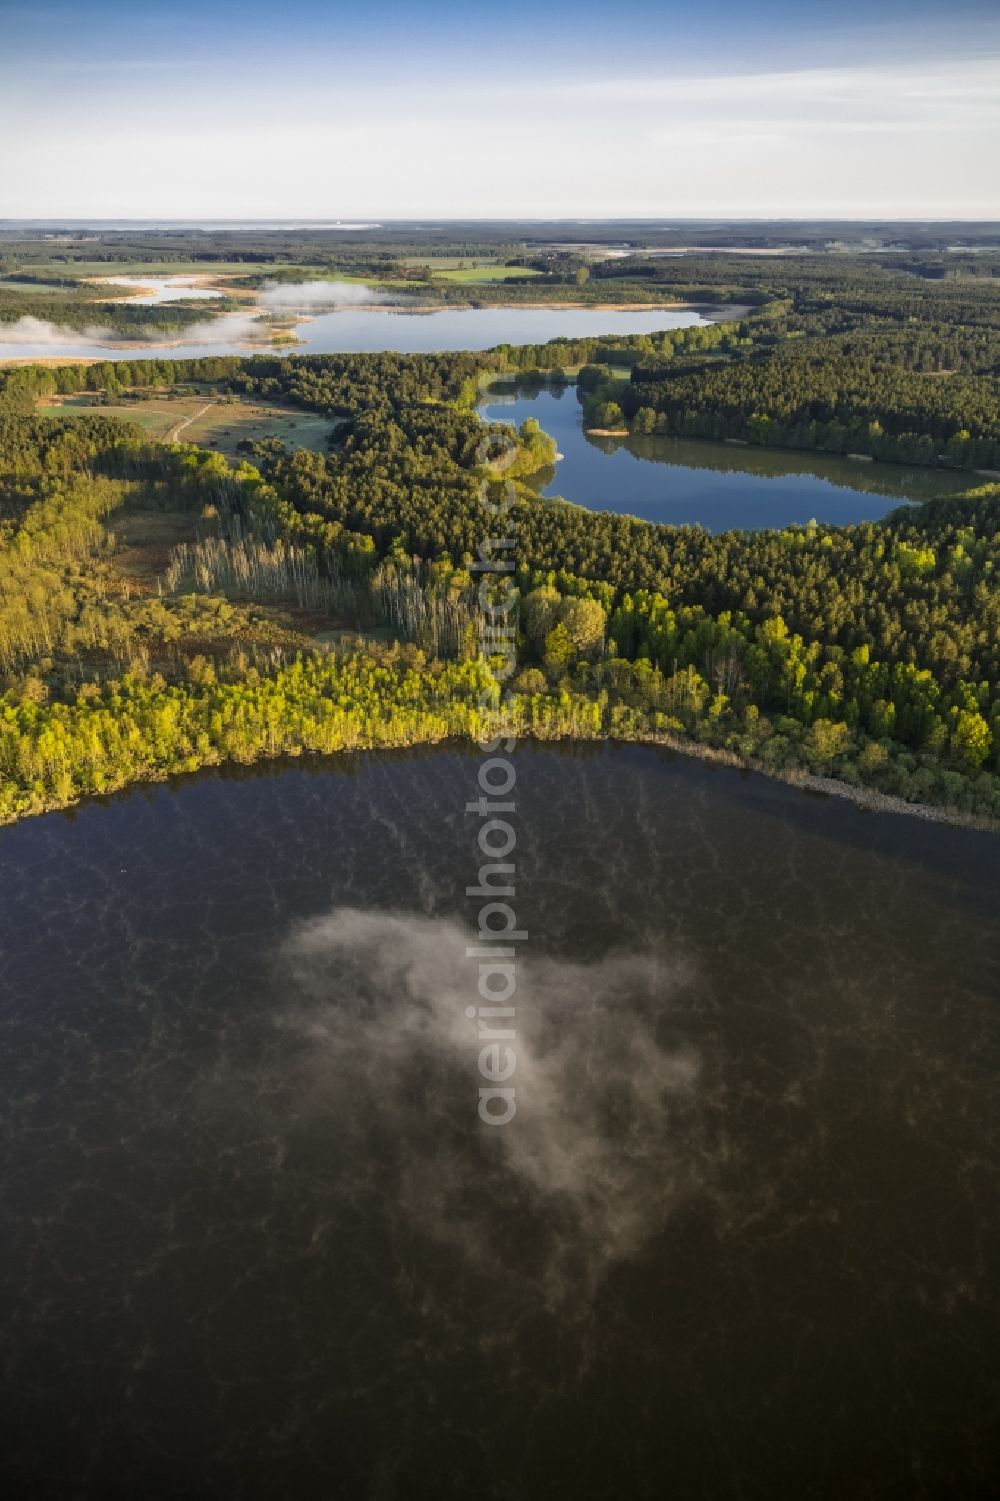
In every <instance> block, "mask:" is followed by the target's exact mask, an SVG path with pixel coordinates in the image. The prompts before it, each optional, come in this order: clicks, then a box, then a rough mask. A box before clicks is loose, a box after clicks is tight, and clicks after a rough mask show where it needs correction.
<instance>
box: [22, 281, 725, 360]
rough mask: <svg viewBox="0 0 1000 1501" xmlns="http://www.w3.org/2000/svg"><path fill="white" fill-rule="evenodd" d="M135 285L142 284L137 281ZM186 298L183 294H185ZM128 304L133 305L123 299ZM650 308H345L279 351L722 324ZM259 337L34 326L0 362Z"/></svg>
mask: <svg viewBox="0 0 1000 1501" xmlns="http://www.w3.org/2000/svg"><path fill="white" fill-rule="evenodd" d="M136 280H141V278H136ZM188 295H190V293H189V294H188ZM129 300H130V301H131V300H132V299H129ZM711 312H712V314H713V316H708V315H707V313H708V310H707V309H706V310H703V311H698V310H696V309H695V308H657V309H653V310H649V309H646V310H645V311H641V312H640V311H636V312H617V311H614V310H613V309H610V308H602V307H592V308H591V307H585V308H560V307H491V308H442V309H441V311H440V312H433V313H417V312H406V311H404V310H398V311H397V310H395V309H393V310H388V309H385V308H378V309H371V308H344V309H342V310H340V311H338V312H327V313H320V314H318V315H317V316H315V317H312V318H311V319H309V320H307V321H303V322H301V323H299V324H297V325H296V328H295V335H296V338H297V339H298V340H299V341H300V342H299V343H297V344H294V345H287V346H281V347H280V349H278V350H277V352H278V353H281V354H350V353H374V352H377V351H380V350H396V351H398V352H399V353H400V354H430V353H436V352H437V351H439V350H447V349H492V347H493V346H494V345H495V344H536V343H545V342H546V341H547V340H549V339H557V338H566V339H577V338H584V337H589V336H593V337H600V336H601V335H604V334H643V333H655V332H657V331H659V330H660V329H668V328H690V327H693V326H696V325H702V324H705V323H709V322H712V321H715V319H717V318H721V317H724V316H725V312H726V310H725V309H724V308H719V309H713V310H711ZM264 329H265V325H262V324H261V323H260V322H259V321H258V317H257V315H256V314H255V313H250V312H247V313H224V314H222V316H221V317H218V318H213V319H206V320H205V322H204V323H202V324H199V325H198V326H197V328H196V329H195V330H194V331H192V330H190V329H189V330H187V331H186V333H185V334H184V337H183V339H179V340H178V341H177V342H176V343H169V344H168V343H164V342H162V341H159V340H158V341H153V340H148V341H146V342H145V343H144V344H143V345H142V346H141V347H140V348H137V347H136V345H135V342H134V341H133V342H131V343H124V342H122V341H120V340H113V339H111V338H107V339H105V338H95V337H93V336H92V335H88V334H85V333H80V334H75V333H74V332H73V331H72V330H70V329H66V328H60V327H59V326H57V325H55V324H42V323H39V322H38V321H37V320H35V319H22V320H20V322H18V323H8V324H0V363H2V362H3V361H5V360H29V359H56V358H60V357H65V358H67V359H72V358H74V357H76V358H79V357H81V356H84V357H90V358H100V359H105V360H127V359H132V360H134V359H140V358H142V357H143V355H146V356H148V357H149V358H150V359H156V358H162V359H175V360H181V359H198V358H200V357H202V356H205V355H212V354H242V355H251V354H269V355H273V354H274V353H275V352H276V350H275V348H274V347H272V346H271V345H266V344H265V345H262V344H261V343H259V342H258V343H256V344H255V343H253V342H248V341H253V340H255V339H257V340H259V339H260V338H261V336H262V333H263V331H264Z"/></svg>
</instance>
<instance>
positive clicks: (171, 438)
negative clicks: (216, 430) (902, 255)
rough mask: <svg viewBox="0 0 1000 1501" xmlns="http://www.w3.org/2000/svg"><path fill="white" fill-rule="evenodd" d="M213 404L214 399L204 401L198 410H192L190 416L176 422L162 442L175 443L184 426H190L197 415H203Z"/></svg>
mask: <svg viewBox="0 0 1000 1501" xmlns="http://www.w3.org/2000/svg"><path fill="white" fill-rule="evenodd" d="M214 406H215V402H214V401H206V403H205V405H204V406H203V407H202V408H201V410H200V411H197V412H192V413H191V415H190V417H185V418H184V420H183V422H178V423H177V426H176V427H172V428H171V429H170V431H169V432H168V433H167V435H166V437H165V438H164V439H163V441H164V443H176V442H177V439H178V436H179V435H180V434H181V433H182V432H183V431H184V429H185V428H186V427H190V425H191V423H192V422H194V421H195V420H196V419H197V418H198V417H204V415H205V413H206V412H207V411H208V409H209V407H214Z"/></svg>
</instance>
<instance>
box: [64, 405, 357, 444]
mask: <svg viewBox="0 0 1000 1501" xmlns="http://www.w3.org/2000/svg"><path fill="white" fill-rule="evenodd" d="M95 411H98V412H101V413H103V414H104V415H105V416H108V417H119V418H121V419H122V421H125V422H136V423H138V424H139V426H140V427H142V428H144V429H145V431H146V432H147V433H148V434H149V436H150V437H151V438H153V439H155V440H156V441H157V442H160V443H197V444H199V445H200V446H201V447H202V448H211V449H214V451H215V452H216V453H221V454H224V455H225V456H226V458H229V459H235V458H236V457H238V454H237V444H239V443H240V442H241V441H243V440H250V441H253V440H256V439H258V438H279V439H280V440H281V442H282V443H286V444H287V445H288V447H289V448H312V449H315V450H316V451H317V452H323V451H325V449H326V447H327V438H328V437H329V434H330V431H331V428H332V426H333V424H332V423H331V421H330V419H329V418H328V417H321V416H318V415H317V414H316V413H315V412H300V411H296V410H295V409H294V408H291V407H282V406H278V405H276V404H273V403H269V402H258V401H219V400H217V399H216V398H214V397H213V396H212V395H211V394H210V393H206V395H204V396H180V397H174V398H171V397H168V396H161V397H152V398H150V400H149V401H122V402H108V403H104V402H97V401H95V400H94V398H93V397H92V396H71V397H66V398H63V399H59V398H54V399H52V400H48V401H45V402H42V403H41V404H40V405H39V407H38V412H39V415H40V416H60V417H66V416H71V415H72V414H73V413H74V412H78V413H81V414H82V413H84V412H87V413H93V412H95Z"/></svg>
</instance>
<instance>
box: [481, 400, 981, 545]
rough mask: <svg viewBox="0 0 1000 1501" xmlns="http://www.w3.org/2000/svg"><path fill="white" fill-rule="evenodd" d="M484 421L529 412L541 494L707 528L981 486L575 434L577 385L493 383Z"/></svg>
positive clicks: (871, 508)
mask: <svg viewBox="0 0 1000 1501" xmlns="http://www.w3.org/2000/svg"><path fill="white" fill-rule="evenodd" d="M480 412H481V414H482V415H483V416H484V417H487V418H490V419H491V420H495V421H500V422H516V423H521V422H523V421H524V420H525V418H526V417H535V418H537V420H538V421H539V422H540V423H541V425H542V427H543V428H544V429H545V431H546V432H547V433H551V435H552V436H553V437H554V438H555V440H556V444H557V446H558V449H559V452H560V455H561V457H560V459H559V462H558V464H557V466H556V468H555V469H552V470H547V471H545V472H543V473H542V474H541V475H539V476H538V477H537V480H536V488H537V489H538V490H539V491H540V493H541V494H542V495H547V496H554V495H560V496H562V497H563V499H564V500H571V501H574V502H576V503H577V504H578V505H585V506H588V507H590V508H591V509H592V510H603V511H617V512H619V513H624V514H626V515H631V516H641V517H642V518H643V519H644V520H646V521H660V522H665V523H667V524H668V525H673V526H681V525H685V524H691V523H697V524H699V525H701V526H705V527H707V528H708V529H709V531H713V532H721V531H728V530H730V529H738V530H756V529H758V528H764V527H783V526H789V525H791V524H793V523H797V524H800V525H804V524H805V523H806V522H808V521H810V520H812V519H815V520H816V521H823V522H828V523H830V524H831V525H838V526H845V525H848V524H849V523H851V522H855V521H871V520H876V519H877V518H878V517H880V516H884V515H885V514H886V513H887V512H888V511H891V510H892V509H893V508H894V507H895V506H898V505H899V504H900V502H901V501H904V500H929V499H931V498H932V497H934V496H937V495H950V494H955V493H957V492H958V491H960V490H965V489H968V487H969V485H971V484H976V483H979V481H977V480H976V478H975V476H973V475H970V474H968V473H965V472H963V471H959V470H949V469H927V468H921V467H919V466H908V465H903V464H877V463H864V462H861V461H856V460H851V459H845V458H840V457H838V456H837V455H834V454H829V455H828V454H820V453H809V454H806V453H792V452H782V451H778V450H775V449H761V448H753V447H751V446H749V445H748V446H745V447H744V446H741V445H736V444H728V443H710V442H703V441H702V440H700V439H699V440H696V441H695V440H688V439H683V438H663V437H634V438H632V437H629V438H600V437H592V436H591V435H589V434H588V433H585V432H584V430H583V425H582V421H581V407H580V404H579V401H578V400H577V395H576V388H575V387H574V386H567V387H563V388H554V387H546V388H544V389H541V390H539V389H538V388H537V387H535V388H527V387H524V386H522V387H521V388H519V389H516V390H515V388H514V387H510V388H508V389H507V390H503V389H501V388H496V389H494V390H492V391H490V392H489V393H488V395H487V396H486V398H485V400H484V401H483V402H482V403H481V405H480Z"/></svg>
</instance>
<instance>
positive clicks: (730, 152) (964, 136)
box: [0, 0, 1000, 221]
mask: <svg viewBox="0 0 1000 1501" xmlns="http://www.w3.org/2000/svg"><path fill="white" fill-rule="evenodd" d="M998 164H1000V7H998V6H997V5H996V4H995V3H993V0H989V3H986V0H948V3H944V0H933V3H930V0H839V3H837V4H836V5H833V6H827V5H824V4H820V3H810V0H796V3H789V0H683V3H676V0H656V3H652V0H614V3H612V0H602V3H599V4H598V3H593V0H573V3H564V0H552V3H543V0H530V3H529V0H504V3H503V4H502V5H500V4H485V5H484V4H479V5H477V4H475V3H474V0H464V3H462V4H458V3H454V0H423V3H412V0H378V3H376V4H363V3H358V0H353V3H351V4H349V5H344V4H340V3H339V0H280V3H278V0H202V3H192V0H174V3H169V4H168V3H165V0H144V3H141V4H140V3H136V0H87V3H85V4H84V3H81V0H34V3H25V0H0V217H2V218H57V219H58V218H67V219H68V218H77V219H80V218H82V219H87V218H93V219H100V218H173V219H226V218H235V219H247V218H251V219H266V218H276V219H311V220H317V219H319V220H323V219H327V220H336V219H345V220H352V219H361V220H368V221H372V220H374V221H380V220H386V219H399V218H421V217H422V218H472V219H475V218H504V217H524V218H568V219H573V218H613V217H633V216H634V217H644V218H688V217H690V218H699V217H724V218H809V217H839V218H880V219H883V218H890V219H891V218H904V219H905V218H916V219H927V218H938V219H940V218H973V219H977V218H978V219H998V218H1000V166H998Z"/></svg>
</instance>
